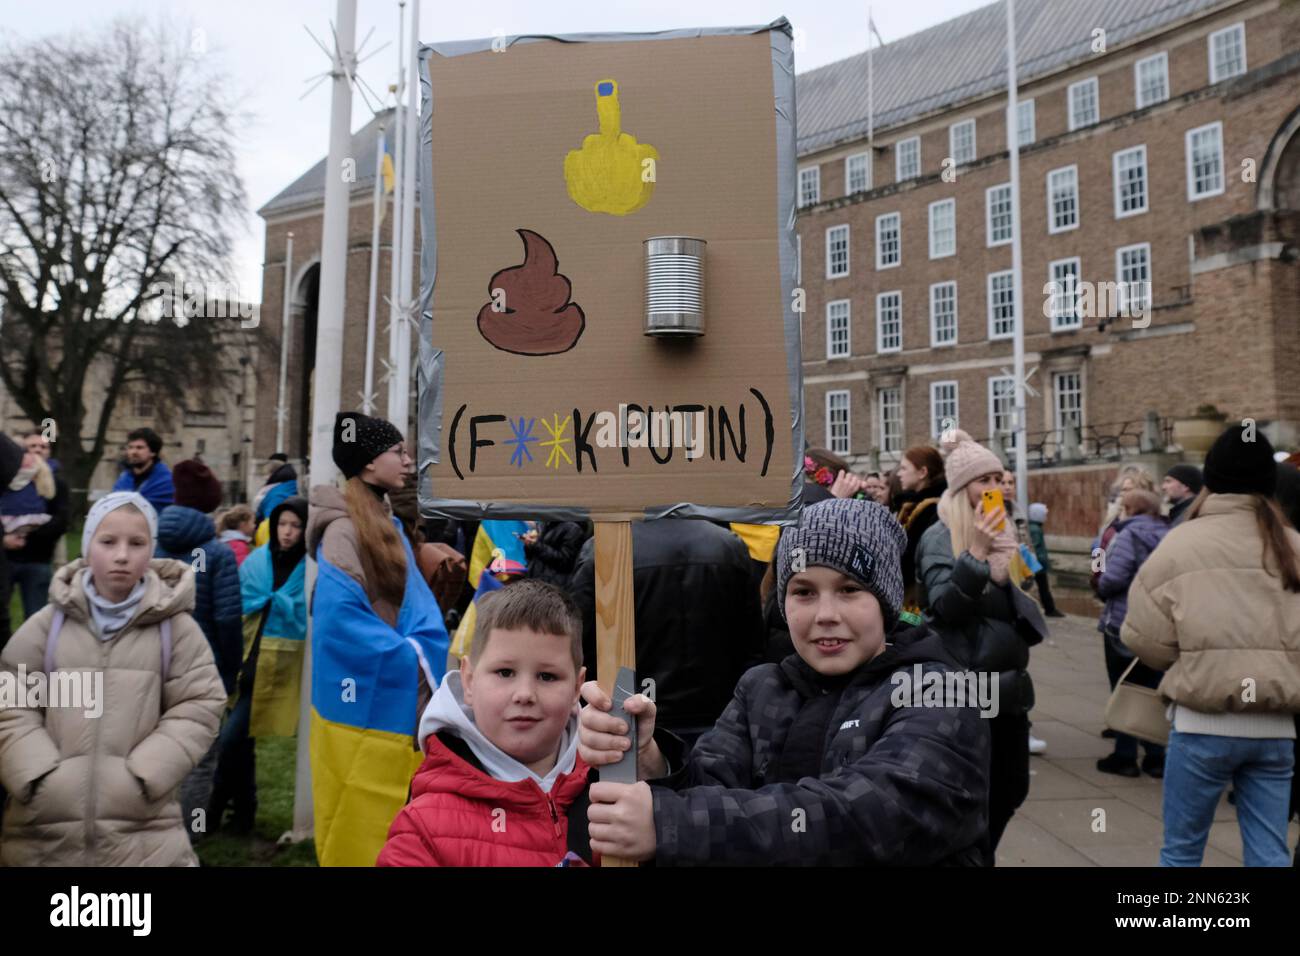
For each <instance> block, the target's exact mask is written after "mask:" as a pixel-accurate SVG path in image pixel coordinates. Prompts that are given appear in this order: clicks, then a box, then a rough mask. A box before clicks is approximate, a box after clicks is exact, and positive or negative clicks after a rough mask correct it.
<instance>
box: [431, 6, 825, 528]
mask: <svg viewBox="0 0 1300 956" xmlns="http://www.w3.org/2000/svg"><path fill="white" fill-rule="evenodd" d="M562 39H563V41H564V42H561V38H536V37H529V38H513V39H511V40H509V41H508V42H502V40H503V38H498V40H497V41H491V40H485V41H481V42H470V43H451V44H445V45H433V46H425V47H424V48H423V50H422V55H421V59H420V63H421V81H422V85H423V89H424V116H423V128H424V135H423V153H422V156H421V167H420V177H421V181H420V198H421V215H422V226H423V238H424V252H423V259H422V301H423V315H422V324H421V343H420V368H419V383H420V412H419V441H420V444H419V450H420V455H419V467H420V503H421V510H422V511H423V512H424V513H425V514H426V515H432V514H441V515H451V516H463V517H489V516H490V517H521V518H559V517H566V516H567V517H587V516H591V517H601V518H613V517H651V516H662V515H668V514H671V515H679V516H687V515H689V516H709V517H715V518H719V519H722V520H736V521H762V520H775V519H778V518H781V517H786V516H789V514H790V508H791V506H792V504H793V503H797V501H798V489H799V487H800V482H799V481H798V478H799V467H798V466H799V463H800V462H801V460H802V448H803V439H802V429H801V422H802V414H801V412H800V394H801V381H800V374H799V353H798V315H797V314H796V313H795V312H794V311H793V310H792V294H793V286H794V269H795V246H794V232H793V224H794V215H793V211H794V201H795V197H794V175H795V174H794V127H793V121H794V113H793V94H794V73H793V59H792V54H791V53H790V42H789V26H788V24H787V23H786V22H785V21H784V20H781V21H778V22H777V23H775V24H772V25H770V26H765V27H755V28H743V29H736V30H720V31H680V32H676V33H665V34H653V35H638V36H631V35H613V34H611V35H599V34H591V35H583V36H579V37H566V38H562ZM665 236H672V237H693V238H695V239H699V240H704V244H705V245H704V247H703V248H705V249H706V251H705V252H704V254H703V259H702V260H696V259H693V258H691V257H689V256H682V255H668V256H664V257H662V258H661V259H660V260H658V261H657V262H652V264H651V265H649V266H648V264H647V262H648V259H647V251H646V249H647V246H646V240H649V239H653V238H655V237H665ZM696 245H697V246H698V244H696ZM651 259H652V260H653V257H651ZM664 263H666V265H664ZM661 269H666V270H669V272H671V274H672V276H684V277H685V280H684V282H685V286H683V287H681V288H679V287H678V286H676V285H670V286H664V285H663V283H662V282H661V283H660V286H659V288H660V291H659V292H656V293H655V295H656V296H658V297H659V298H660V299H661V300H662V301H664V302H667V303H670V304H669V305H668V306H666V308H677V307H678V305H673V304H672V303H678V304H679V305H680V307H681V308H694V309H697V310H699V311H701V312H702V313H703V334H702V335H694V336H685V335H683V336H674V337H656V336H649V335H646V334H645V328H646V322H647V320H646V314H647V274H648V272H649V273H650V275H651V276H652V278H653V277H656V276H658V275H659V272H657V270H661ZM668 274H669V273H668V272H665V273H664V275H668ZM672 281H674V282H677V281H678V280H677V279H675V278H674V279H673V280H672ZM691 282H694V283H695V285H694V286H690V283H691ZM701 282H702V289H701V288H700V286H699V284H700V283H701ZM679 285H680V283H679ZM683 303H684V304H683Z"/></svg>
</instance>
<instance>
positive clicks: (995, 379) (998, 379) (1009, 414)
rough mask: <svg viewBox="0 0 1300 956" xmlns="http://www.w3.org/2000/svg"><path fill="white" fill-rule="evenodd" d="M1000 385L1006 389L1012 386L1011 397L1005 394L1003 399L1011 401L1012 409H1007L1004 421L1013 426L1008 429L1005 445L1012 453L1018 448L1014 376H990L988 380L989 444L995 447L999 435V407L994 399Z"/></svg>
mask: <svg viewBox="0 0 1300 956" xmlns="http://www.w3.org/2000/svg"><path fill="white" fill-rule="evenodd" d="M999 384H1000V385H1002V386H1003V387H1004V388H1005V387H1006V386H1007V385H1010V386H1011V393H1010V394H1009V395H1007V394H1005V393H1004V394H1003V398H1004V399H1006V398H1009V399H1010V400H1011V407H1010V408H1009V409H1007V410H1006V413H1005V414H1004V415H1003V418H1004V419H1008V420H1009V421H1010V424H1011V426H1012V427H1011V428H1010V429H1008V430H1007V431H1006V436H1007V440H1006V443H1005V445H1004V447H1005V448H1006V449H1007V450H1008V451H1010V450H1011V449H1014V448H1015V447H1016V437H1017V436H1016V431H1015V424H1016V378H1015V376H1014V375H990V376H989V379H988V403H989V405H988V408H989V444H990V445H993V444H994V442H996V441H997V434H998V429H997V414H996V410H997V405H996V403H995V400H994V399H995V393H996V390H997V386H998V385H999Z"/></svg>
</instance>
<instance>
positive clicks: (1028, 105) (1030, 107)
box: [1016, 96, 1038, 148]
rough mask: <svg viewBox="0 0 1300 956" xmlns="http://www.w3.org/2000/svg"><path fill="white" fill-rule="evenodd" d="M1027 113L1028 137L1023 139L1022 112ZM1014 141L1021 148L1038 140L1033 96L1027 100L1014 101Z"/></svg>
mask: <svg viewBox="0 0 1300 956" xmlns="http://www.w3.org/2000/svg"><path fill="white" fill-rule="evenodd" d="M1026 111H1027V112H1028V113H1029V139H1025V138H1024V136H1023V134H1024V132H1025V130H1024V122H1023V121H1024V116H1023V115H1022V114H1023V112H1026ZM1016 137H1017V139H1016V142H1018V143H1019V144H1020V146H1021V147H1022V148H1023V147H1025V146H1032V145H1034V143H1036V142H1038V118H1037V116H1036V111H1035V109H1034V98H1033V97H1032V96H1031V97H1029V99H1027V100H1018V101H1016Z"/></svg>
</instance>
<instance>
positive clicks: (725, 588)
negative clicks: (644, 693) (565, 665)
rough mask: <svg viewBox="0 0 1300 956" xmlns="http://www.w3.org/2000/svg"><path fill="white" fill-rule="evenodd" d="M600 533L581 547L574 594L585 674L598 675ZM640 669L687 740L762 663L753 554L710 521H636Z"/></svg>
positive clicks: (665, 719) (669, 723)
mask: <svg viewBox="0 0 1300 956" xmlns="http://www.w3.org/2000/svg"><path fill="white" fill-rule="evenodd" d="M595 558H596V551H595V539H594V538H592V539H591V540H589V541H588V542H587V543H586V544H585V545H584V546H583V548H582V553H581V555H580V556H579V558H578V565H577V567H576V568H575V569H574V572H573V584H572V588H571V592H572V595H573V598H574V600H575V601H576V602H577V604H578V607H579V608H580V609H581V610H582V625H583V627H582V650H583V658H584V662H585V664H586V666H587V677H588V679H595V677H596V568H595V563H596V561H595ZM632 590H633V592H634V594H635V600H636V673H637V680H638V681H639V682H641V685H642V686H644V682H645V681H646V680H647V679H649V680H652V681H654V684H653V685H651V686H653V687H654V688H655V693H654V696H655V700H656V701H657V703H658V705H659V715H660V718H659V719H660V723H661V725H662V726H663V727H665V728H667V729H668V730H671V731H673V732H674V733H676V734H677V735H678V736H680V737H682V738H683V739H685V740H686V741H687V742H688V743H689V742H691V741H693V740H694V739H695V738H696V737H698V736H699V735H700V734H701V733H703V732H704V731H705V730H707V729H708V728H709V727H712V726H713V722H714V721H715V720H717V719H718V715H719V714H721V713H722V710H723V708H724V707H726V706H727V702H728V701H729V700H731V692H732V690H734V689H735V686H736V681H737V680H739V679H740V675H741V674H743V673H744V672H745V671H746V669H748V668H749V667H750V666H752V665H753V664H756V663H758V662H759V661H760V660H761V659H762V655H763V649H764V641H765V634H764V631H763V620H762V612H761V609H760V607H759V601H758V593H757V592H756V591H755V590H754V589H753V587H752V586H751V583H750V573H749V550H748V549H747V548H746V547H745V543H744V542H743V541H741V540H740V538H739V537H737V536H736V535H735V534H733V533H732V532H730V531H727V530H725V529H723V528H719V527H717V526H716V525H714V524H712V523H710V522H708V521H693V520H680V519H672V518H665V519H661V520H658V521H638V522H634V523H633V524H632Z"/></svg>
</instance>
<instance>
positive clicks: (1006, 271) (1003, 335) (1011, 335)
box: [984, 269, 1020, 342]
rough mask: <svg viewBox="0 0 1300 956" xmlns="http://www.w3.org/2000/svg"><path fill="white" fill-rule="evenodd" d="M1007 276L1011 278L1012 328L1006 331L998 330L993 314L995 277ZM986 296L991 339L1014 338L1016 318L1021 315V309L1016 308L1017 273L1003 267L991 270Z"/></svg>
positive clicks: (985, 289)
mask: <svg viewBox="0 0 1300 956" xmlns="http://www.w3.org/2000/svg"><path fill="white" fill-rule="evenodd" d="M1003 277H1007V278H1010V279H1011V328H1010V329H1009V330H1008V331H1006V332H997V331H996V320H995V318H994V314H993V308H994V306H993V303H994V294H993V282H994V280H995V279H1001V278H1003ZM984 292H985V298H986V299H987V300H988V321H989V341H990V342H996V341H998V340H1000V339H1010V338H1014V337H1015V334H1016V319H1017V318H1018V317H1019V311H1020V310H1019V309H1017V308H1016V287H1015V273H1014V272H1012V271H1011V270H1010V269H1002V270H999V271H997V272H990V273H989V274H988V278H987V279H986V280H985V283H984Z"/></svg>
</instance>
